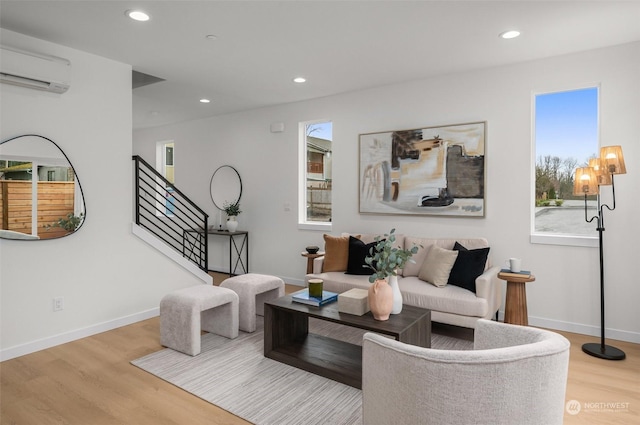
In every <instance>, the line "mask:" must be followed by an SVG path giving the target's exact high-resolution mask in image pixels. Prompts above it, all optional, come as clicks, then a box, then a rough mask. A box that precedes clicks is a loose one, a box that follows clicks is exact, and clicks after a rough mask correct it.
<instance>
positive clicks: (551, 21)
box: [0, 0, 640, 128]
mask: <svg viewBox="0 0 640 425" xmlns="http://www.w3.org/2000/svg"><path fill="white" fill-rule="evenodd" d="M134 8H139V9H143V10H145V11H146V12H147V13H148V14H149V15H151V20H150V21H148V22H146V23H141V22H135V21H132V20H130V19H129V18H127V17H126V16H125V11H126V10H128V9H134ZM0 26H1V27H2V28H6V29H9V30H12V31H15V32H19V33H23V34H26V35H29V36H33V37H36V38H40V39H44V40H48V41H51V42H54V43H58V44H62V45H65V46H69V47H73V48H76V49H79V50H83V51H86V52H90V53H93V54H96V55H100V56H104V57H107V58H111V59H114V60H117V61H120V62H124V63H128V64H131V65H132V66H133V69H134V70H136V71H140V72H143V73H146V74H151V75H154V76H157V77H160V78H164V79H165V80H166V81H164V82H160V83H156V84H152V85H148V86H144V87H140V88H137V89H135V90H134V91H133V115H134V116H133V122H134V128H145V127H153V126H158V125H163V124H170V123H175V122H180V121H185V120H191V119H196V118H201V117H205V116H211V115H220V114H225V113H229V112H234V111H240V110H247V109H253V108H259V107H263V106H267V105H274V104H281V103H288V102H295V101H300V100H305V99H312V98H318V97H323V96H328V95H332V94H336V93H343V92H349V91H353V90H359V89H364V88H368V87H375V86H382V85H387V84H393V83H397V82H403V81H411V80H417V79H422V78H426V77H430V76H434V75H442V74H447V73H454V72H461V71H467V70H474V69H480V68H486V67H493V66H499V65H505V64H510V63H516V62H522V61H528V60H533V59H538V58H543V57H548V56H555V55H561V54H566V53H571V52H577V51H583V50H589V49H594V48H599V47H605V46H611V45H616V44H623V43H628V42H632V41H638V40H640V1H622V2H618V1H494V2H488V1H391V0H389V1H212V0H210V1H129V0H126V1H99V0H85V1H56V0H49V1H25V0H19V1H11V0H1V1H0ZM514 28H515V29H518V30H520V31H521V32H522V35H521V36H520V37H519V38H516V39H513V40H502V39H500V38H499V37H498V34H499V33H501V32H503V31H505V30H508V29H514ZM208 34H214V35H215V36H216V37H217V39H216V40H208V39H206V37H205V36H206V35H208ZM296 76H304V77H306V78H307V80H308V82H307V83H305V84H295V83H293V82H292V79H293V78H294V77H296ZM202 97H206V98H210V99H211V103H209V104H206V105H205V104H201V103H199V101H198V100H199V99H200V98H202Z"/></svg>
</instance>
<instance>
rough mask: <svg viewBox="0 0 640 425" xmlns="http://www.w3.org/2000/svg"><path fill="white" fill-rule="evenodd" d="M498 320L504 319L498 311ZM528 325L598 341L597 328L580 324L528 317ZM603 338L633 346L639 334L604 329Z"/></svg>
mask: <svg viewBox="0 0 640 425" xmlns="http://www.w3.org/2000/svg"><path fill="white" fill-rule="evenodd" d="M499 318H500V320H503V319H504V311H500V314H499ZM529 324H530V325H531V326H535V327H538V328H546V329H553V330H557V331H565V332H572V333H576V334H582V335H591V336H594V337H597V341H595V342H599V341H600V327H599V326H592V325H584V324H582V323H573V322H564V321H561V320H553V319H546V318H544V317H536V316H529ZM605 338H606V339H607V340H609V339H615V340H618V341H626V342H633V343H635V344H640V333H638V332H631V331H624V330H620V329H611V328H606V329H605Z"/></svg>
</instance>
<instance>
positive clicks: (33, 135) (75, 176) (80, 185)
mask: <svg viewBox="0 0 640 425" xmlns="http://www.w3.org/2000/svg"><path fill="white" fill-rule="evenodd" d="M21 137H38V138H40V139H44V140H46V141H47V142H49V143H51V144H52V145H53V146H55V147H56V148H57V149H58V151H60V153H61V154H62V156H63V157H64V159H65V160H66V161H67V164H69V167H70V168H71V169H72V170H73V175H74V181H75V183H76V184H77V185H78V189H79V190H80V196H81V197H82V204H83V207H84V208H83V212H82V214H83V217H82V221H81V222H80V225H79V226H78V227H76V229H75V230H74V231H73V232H69V233H67V234H64V235H61V236H56V237H53V238H47V239H39V238H38V239H35V238H34V239H31V238H29V239H17V238H15V239H14V238H5V237H2V236H0V239H3V240H12V241H46V240H54V239H61V238H65V237H67V236H71V235H73V234H74V233H76V232H77V231H78V230H80V228H81V227H82V226H84V223H85V221H86V220H87V202H86V200H85V197H84V191H83V190H82V184H80V179H79V178H78V174H77V173H76V170H75V168H74V166H73V164H72V163H71V161H70V160H69V157H68V156H67V154H66V153H65V152H64V151H63V150H62V148H61V147H60V146H59V145H58V144H57V143H56V142H54V141H53V140H51V139H50V138H48V137H45V136H42V135H40V134H21V135H19V136H14V137H11V138H9V139H6V140H2V141H0V145H3V144H5V143H8V142H11V141H13V140H16V139H20V138H21Z"/></svg>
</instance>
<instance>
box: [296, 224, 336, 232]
mask: <svg viewBox="0 0 640 425" xmlns="http://www.w3.org/2000/svg"><path fill="white" fill-rule="evenodd" d="M298 229H299V230H316V231H319V232H330V231H331V223H298Z"/></svg>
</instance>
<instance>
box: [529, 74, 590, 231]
mask: <svg viewBox="0 0 640 425" xmlns="http://www.w3.org/2000/svg"><path fill="white" fill-rule="evenodd" d="M598 145H599V144H598V88H596V87H590V88H585V89H580V90H571V91H563V92H553V93H545V94H538V95H536V96H535V154H536V157H535V158H536V159H535V161H536V163H535V209H536V211H535V233H541V234H561V235H579V236H594V237H595V236H596V234H595V227H594V226H593V225H592V224H589V223H586V222H585V220H584V198H583V197H580V196H574V195H573V175H574V172H575V169H576V167H586V166H587V165H588V162H589V159H590V158H593V157H595V156H596V155H597V153H598ZM595 202H596V201H595V197H593V199H590V200H589V203H590V204H593V207H594V208H595Z"/></svg>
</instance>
